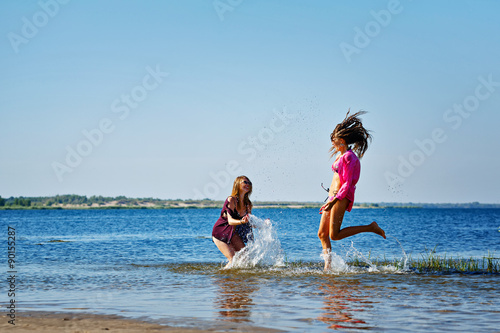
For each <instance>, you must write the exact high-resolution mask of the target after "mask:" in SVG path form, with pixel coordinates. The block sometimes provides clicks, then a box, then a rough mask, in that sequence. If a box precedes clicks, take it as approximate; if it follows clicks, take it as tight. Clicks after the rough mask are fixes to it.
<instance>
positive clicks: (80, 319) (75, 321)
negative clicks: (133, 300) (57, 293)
mask: <svg viewBox="0 0 500 333" xmlns="http://www.w3.org/2000/svg"><path fill="white" fill-rule="evenodd" d="M199 326H200V327H199V328H179V327H172V326H168V325H159V324H156V323H152V322H146V321H141V320H135V319H127V318H124V317H120V316H115V315H96V314H84V313H78V314H75V313H49V312H25V313H19V314H18V315H16V320H15V325H12V324H10V323H9V322H8V317H5V316H3V320H2V321H1V322H0V332H15V333H25V332H41V333H63V332H64V333H97V332H99V333H102V332H120V333H121V332H123V333H132V332H134V333H135V332H179V333H180V332H185V333H199V332H227V331H238V332H273V331H274V332H277V331H275V330H272V329H266V328H260V327H255V326H249V325H240V324H239V323H221V324H220V325H215V326H214V325H210V326H211V327H209V328H204V327H202V326H203V324H202V323H201V322H200V324H199Z"/></svg>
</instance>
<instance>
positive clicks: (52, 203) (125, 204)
mask: <svg viewBox="0 0 500 333" xmlns="http://www.w3.org/2000/svg"><path fill="white" fill-rule="evenodd" d="M223 204H224V201H220V200H210V199H202V200H191V199H187V200H182V199H175V200H173V199H156V198H127V197H125V196H118V197H103V196H100V195H99V196H95V195H93V196H91V197H87V196H84V195H76V194H65V195H56V196H51V197H10V198H2V197H1V196H0V209H4V210H5V209H173V208H220V207H222V205H223ZM322 204H323V202H293V201H254V208H319V207H321V205H322ZM354 207H355V208H500V204H480V203H478V202H473V203H467V204H451V203H450V204H425V203H424V204H422V203H418V204H415V203H356V204H355V206H354Z"/></svg>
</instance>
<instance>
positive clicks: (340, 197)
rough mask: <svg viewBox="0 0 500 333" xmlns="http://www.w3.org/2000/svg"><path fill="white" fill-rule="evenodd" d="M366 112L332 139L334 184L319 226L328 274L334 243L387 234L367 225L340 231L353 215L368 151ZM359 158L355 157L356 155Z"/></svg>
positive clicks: (350, 119)
mask: <svg viewBox="0 0 500 333" xmlns="http://www.w3.org/2000/svg"><path fill="white" fill-rule="evenodd" d="M365 113H366V112H365V111H360V112H357V113H355V114H353V115H351V116H349V112H347V115H346V118H345V119H344V121H342V122H341V123H340V124H338V125H337V126H336V127H335V129H334V130H333V132H332V134H331V135H330V140H331V141H332V147H331V148H330V151H331V152H332V157H333V156H335V155H337V156H336V159H335V162H334V163H333V165H332V170H333V172H334V173H333V180H332V184H331V186H330V192H329V198H328V202H327V203H326V204H324V205H323V207H321V209H320V214H322V216H321V221H320V223H319V230H318V237H319V239H320V240H321V245H322V246H323V256H324V259H325V270H328V269H330V252H331V249H332V245H331V243H330V238H331V239H332V240H341V239H344V238H346V237H350V236H353V235H356V234H359V233H361V232H373V233H375V234H377V235H380V236H382V237H384V238H385V232H384V230H382V229H381V228H380V227H379V226H378V224H377V223H376V222H372V223H371V224H368V225H362V226H355V227H346V228H343V229H341V227H342V220H343V218H344V213H345V212H346V210H347V211H348V212H350V211H351V209H352V205H353V202H354V191H355V190H356V183H357V182H358V180H359V174H360V167H361V165H360V163H359V159H358V156H359V158H361V157H363V154H364V153H365V151H366V150H367V149H368V141H371V135H370V133H369V132H368V131H367V130H366V129H365V128H364V127H363V124H362V123H361V119H360V118H359V116H360V115H362V114H365ZM355 152H356V154H357V156H356V154H355Z"/></svg>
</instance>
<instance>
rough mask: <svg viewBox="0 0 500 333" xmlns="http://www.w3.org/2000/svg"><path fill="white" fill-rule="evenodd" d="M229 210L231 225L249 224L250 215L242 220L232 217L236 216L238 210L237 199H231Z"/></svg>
mask: <svg viewBox="0 0 500 333" xmlns="http://www.w3.org/2000/svg"><path fill="white" fill-rule="evenodd" d="M227 208H228V211H229V214H227V223H228V224H229V225H239V224H245V223H248V215H245V216H244V217H243V218H242V219H241V220H237V219H235V218H234V217H233V216H232V215H233V214H234V211H235V210H236V200H235V199H233V198H229V200H228V205H227ZM231 213H232V214H231Z"/></svg>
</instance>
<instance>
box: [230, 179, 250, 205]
mask: <svg viewBox="0 0 500 333" xmlns="http://www.w3.org/2000/svg"><path fill="white" fill-rule="evenodd" d="M245 180H247V181H249V182H250V191H248V192H247V193H245V196H244V197H243V205H244V206H246V207H249V208H252V202H251V201H250V194H252V182H251V181H250V179H248V177H247V176H239V177H236V179H235V180H234V184H233V192H232V193H231V196H232V197H236V199H238V200H239V198H240V185H241V183H243V182H244V181H245ZM236 208H238V205H236Z"/></svg>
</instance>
